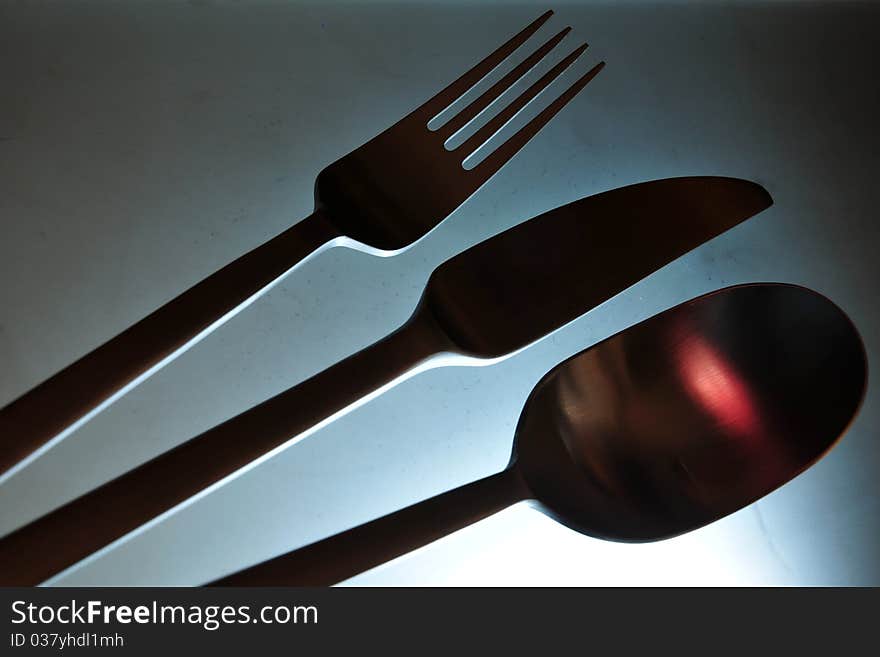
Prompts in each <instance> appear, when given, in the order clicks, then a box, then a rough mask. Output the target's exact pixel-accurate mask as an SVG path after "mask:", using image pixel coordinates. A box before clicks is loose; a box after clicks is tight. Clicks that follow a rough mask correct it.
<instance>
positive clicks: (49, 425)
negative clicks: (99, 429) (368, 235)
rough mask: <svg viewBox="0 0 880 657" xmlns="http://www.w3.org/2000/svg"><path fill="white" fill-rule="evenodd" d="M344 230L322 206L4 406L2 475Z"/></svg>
mask: <svg viewBox="0 0 880 657" xmlns="http://www.w3.org/2000/svg"><path fill="white" fill-rule="evenodd" d="M338 236H339V232H338V230H336V229H335V228H334V226H333V224H332V223H331V222H330V221H329V219H328V218H327V216H326V215H325V214H323V213H322V212H320V211H316V212H315V213H314V214H312V215H310V216H309V217H307V218H306V219H303V220H302V221H300V222H298V223H296V224H295V225H294V226H293V227H291V228H288V229H287V230H286V231H284V232H283V233H281V234H280V235H278V236H277V237H275V238H273V239H271V240H269V241H268V242H266V243H265V244H263V245H262V246H259V247H257V248H256V249H254V250H253V251H250V252H249V253H247V254H245V255H243V256H241V257H240V258H238V259H237V260H235V261H233V262H232V263H230V264H228V265H226V266H225V267H223V268H222V269H220V270H219V271H217V272H215V273H214V274H212V275H210V276H209V277H208V278H206V279H204V280H203V281H201V282H200V283H197V284H196V285H195V286H194V287H192V288H190V289H189V290H187V291H186V292H183V293H182V294H180V295H179V296H178V297H176V298H174V299H172V300H171V301H169V302H168V303H166V304H165V305H164V306H162V307H161V308H159V309H158V310H156V311H155V312H153V313H152V314H150V315H148V316H147V317H145V318H144V319H142V320H141V321H139V322H138V323H136V324H134V325H133V326H131V327H130V328H128V329H126V330H125V331H123V332H122V333H120V334H119V335H117V336H116V337H114V338H111V339H110V340H109V341H107V342H105V343H104V344H103V345H101V346H100V347H98V348H97V349H95V350H93V351H91V352H89V353H88V354H86V355H85V356H83V357H82V358H80V359H79V360H77V361H76V362H74V363H73V364H72V365H69V366H68V367H66V368H64V369H63V370H61V371H60V372H58V373H57V374H56V375H55V376H53V377H51V378H49V379H47V380H46V381H44V382H43V383H41V384H40V385H38V386H37V387H36V388H33V389H32V390H31V391H30V392H27V393H25V394H24V395H22V396H21V397H19V398H18V399H16V400H15V401H13V402H12V403H11V404H9V405H8V406H6V407H5V408H3V409H2V410H0V436H2V440H0V475H2V474H3V473H4V472H6V471H7V470H9V469H10V468H12V467H13V466H15V465H16V464H17V463H19V462H21V461H22V460H23V459H26V458H27V457H28V456H30V455H31V454H33V453H34V452H36V451H37V450H39V449H40V448H41V447H42V446H43V445H45V444H46V443H48V442H49V441H51V440H53V439H55V438H61V437H63V436H64V435H67V434H69V433H70V432H71V431H72V430H73V429H75V428H76V427H77V426H79V425H80V424H82V423H83V422H85V421H86V420H88V419H89V417H91V416H92V415H94V414H95V413H96V412H97V411H98V410H100V408H101V407H102V406H104V405H106V404H107V403H110V402H112V401H113V400H114V399H116V398H117V397H119V396H121V395H122V394H123V393H124V392H125V391H126V390H127V389H129V388H130V387H132V386H133V385H136V384H137V383H138V382H139V381H140V380H142V379H144V378H146V377H147V376H149V375H150V374H151V373H152V372H153V371H155V370H157V369H158V368H159V367H161V366H162V365H163V364H164V362H166V361H167V360H170V359H171V358H173V357H175V356H176V355H178V354H179V353H181V352H182V351H183V350H185V349H186V348H187V347H188V346H190V345H192V344H194V343H195V342H196V341H197V340H198V339H199V338H200V337H201V336H202V335H204V334H206V333H207V332H209V331H210V330H211V329H212V328H213V327H214V326H215V325H217V324H218V323H219V321H222V320H223V319H226V318H227V317H229V316H230V315H231V314H232V313H233V311H235V310H236V309H237V308H239V307H240V306H242V304H244V303H246V302H247V301H248V300H250V299H252V298H254V297H255V296H256V295H258V294H259V293H260V292H261V291H262V290H264V289H265V288H266V287H267V286H269V285H270V284H271V283H272V282H274V281H276V280H277V279H278V278H279V277H281V276H282V275H283V274H284V273H285V272H287V271H288V270H290V269H291V268H292V267H293V266H294V265H296V264H298V263H300V262H302V261H303V260H304V259H306V258H307V257H308V256H309V255H311V254H312V253H314V252H315V251H316V250H317V249H318V248H319V247H321V246H322V245H324V244H327V243H328V242H330V241H331V240H333V239H334V238H336V237H338Z"/></svg>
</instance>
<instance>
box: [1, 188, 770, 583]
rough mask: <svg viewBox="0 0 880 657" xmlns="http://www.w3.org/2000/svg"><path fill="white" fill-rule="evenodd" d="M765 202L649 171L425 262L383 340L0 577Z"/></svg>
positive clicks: (563, 308) (480, 346)
mask: <svg viewBox="0 0 880 657" xmlns="http://www.w3.org/2000/svg"><path fill="white" fill-rule="evenodd" d="M771 203H772V199H771V198H770V195H769V194H768V193H767V191H766V190H765V189H764V188H763V187H761V186H760V185H757V184H755V183H753V182H749V181H747V180H741V179H737V178H721V177H712V176H698V177H684V178H668V179H665V180H652V181H649V182H644V183H637V184H634V185H628V186H626V187H620V188H617V189H612V190H609V191H607V192H602V193H601V194H596V195H594V196H588V197H587V198H582V199H579V200H577V201H574V202H572V203H568V204H566V205H563V206H561V207H558V208H555V209H553V210H550V211H549V212H545V213H544V214H542V215H540V216H538V217H534V218H532V219H529V220H528V221H525V222H523V223H521V224H519V225H518V226H514V227H513V228H511V229H509V230H506V231H504V232H503V233H500V234H498V235H495V236H494V237H491V238H489V239H487V240H485V241H483V242H480V243H479V244H477V245H475V246H472V247H471V248H469V249H467V250H466V251H464V252H462V253H459V254H458V255H457V256H455V257H453V258H451V259H449V260H447V261H446V262H444V263H443V264H442V265H440V266H439V267H437V269H435V270H434V272H433V273H432V274H431V277H430V279H429V280H428V284H427V286H426V287H425V291H424V293H423V295H422V298H421V301H420V302H419V304H418V306H417V307H416V309H415V311H414V312H413V314H412V316H411V317H410V319H409V320H408V321H407V322H406V323H405V324H404V325H403V326H401V327H400V328H398V329H397V330H396V331H394V332H393V333H391V334H390V335H389V336H387V337H385V338H383V339H382V340H380V341H379V342H377V343H375V344H373V345H372V346H370V347H367V348H366V349H363V350H361V351H360V352H358V353H356V354H353V355H352V356H349V357H348V358H346V359H345V360H343V361H341V362H339V363H336V364H335V365H333V366H332V367H330V368H328V369H326V370H324V371H323V372H320V373H318V374H316V375H315V376H313V377H311V378H310V379H307V380H306V381H303V382H302V383H300V384H298V385H296V386H293V387H292V388H289V389H287V390H286V391H284V392H281V393H279V394H277V395H276V396H275V397H272V398H271V399H268V400H266V401H264V402H263V403H261V404H259V405H257V406H255V407H253V408H252V409H250V410H248V411H245V412H243V413H240V414H239V415H236V416H235V417H232V418H230V419H229V420H227V421H225V422H223V423H222V424H219V425H217V426H216V427H214V428H213V429H209V430H208V431H205V432H204V433H202V434H200V435H199V436H196V437H194V438H191V439H190V440H188V441H187V442H185V443H183V444H181V445H178V446H177V447H175V448H174V449H173V450H171V451H169V452H166V453H164V454H161V455H159V456H157V457H155V458H154V459H152V460H151V461H148V462H146V463H144V464H143V465H141V466H139V467H137V468H135V469H133V470H130V471H129V472H127V473H125V474H123V475H121V476H119V477H117V478H116V479H114V480H112V481H109V482H108V483H106V484H104V485H103V486H101V487H99V488H96V489H94V490H92V491H90V492H88V493H86V494H84V495H82V496H80V497H78V498H76V499H75V500H72V501H70V502H68V503H67V504H65V505H64V506H61V507H59V508H57V509H55V510H54V511H51V512H50V513H48V514H46V515H44V516H42V517H41V518H38V519H36V520H34V521H33V522H31V523H29V524H28V525H25V526H24V527H21V528H19V529H17V530H16V531H14V532H13V533H11V534H9V535H7V536H5V537H3V538H2V539H0V584H3V585H6V586H10V585H18V586H24V585H33V584H38V583H40V582H42V581H44V580H45V579H46V578H48V577H50V576H52V575H55V574H57V573H59V572H60V571H62V570H63V569H64V568H67V567H69V566H72V565H73V564H74V563H76V562H77V561H79V560H80V559H83V558H85V557H87V556H89V555H90V554H92V553H94V552H95V551H96V550H99V549H101V548H104V547H106V546H108V545H110V544H111V543H112V542H113V541H116V540H118V539H120V538H122V537H123V536H124V535H125V534H127V533H128V532H130V531H132V530H134V529H136V528H138V527H141V526H143V524H144V523H146V522H148V521H150V520H151V519H153V518H155V517H157V516H159V515H160V514H162V513H166V512H168V511H170V510H171V509H173V508H174V507H175V506H176V505H179V504H181V503H184V502H186V501H187V500H189V499H192V497H193V496H194V495H197V494H199V493H201V492H202V491H205V490H206V489H208V488H209V487H211V486H217V485H220V484H221V482H222V481H223V480H224V479H225V478H226V477H231V476H235V475H236V474H237V473H240V472H241V471H242V469H243V468H245V467H251V466H252V465H253V464H254V463H255V462H259V461H260V460H262V459H265V458H268V457H269V456H270V455H271V454H272V453H274V451H276V450H279V449H282V448H284V447H286V446H289V445H290V444H291V443H292V441H293V440H301V439H302V438H303V437H304V436H305V435H307V433H308V432H311V431H314V430H315V429H316V428H318V427H321V426H324V425H325V424H327V423H329V422H331V421H333V420H334V419H336V418H338V417H340V416H341V415H342V414H343V413H347V412H349V411H350V410H351V409H352V408H355V407H356V406H358V405H360V404H362V403H364V402H365V401H366V400H368V399H370V398H372V397H373V396H375V395H378V394H380V393H381V392H382V391H383V390H385V389H387V388H389V387H390V386H392V385H394V384H395V383H397V382H399V381H400V380H402V379H403V378H406V377H408V376H412V375H413V374H415V373H416V372H418V371H420V370H421V369H426V368H429V367H437V366H440V365H441V364H444V363H447V364H448V363H449V362H450V355H452V356H453V357H455V358H459V359H466V358H471V359H482V360H483V361H489V360H491V359H495V358H502V357H504V356H507V355H509V354H511V353H513V352H515V351H517V350H519V349H523V348H525V347H527V346H528V345H529V344H531V343H533V342H534V341H536V340H539V339H540V338H542V337H544V336H545V335H547V334H549V333H550V332H552V331H554V330H556V329H558V328H559V327H561V326H563V325H564V324H566V323H568V322H570V321H572V320H573V319H575V318H577V317H579V316H580V315H582V314H584V313H585V312H587V311H589V310H591V309H593V308H595V307H596V306H598V305H599V304H600V303H602V302H604V301H606V300H608V299H610V298H611V297H613V296H614V295H615V294H617V293H618V292H620V291H622V290H624V289H626V288H627V287H629V286H630V285H632V284H634V283H636V282H638V281H639V280H641V279H642V278H644V277H645V276H648V275H649V274H651V273H652V272H654V271H656V270H657V269H659V268H660V267H662V266H663V265H665V264H667V263H669V262H671V261H672V260H674V259H675V258H677V257H679V256H681V255H682V254H684V253H687V252H688V251H690V250H691V249H693V248H695V247H697V246H699V245H700V244H702V243H704V242H705V241H707V240H709V239H711V238H713V237H715V236H716V235H718V234H720V233H722V232H724V231H725V230H727V229H729V228H731V227H733V226H735V225H737V224H738V223H740V222H742V221H744V220H745V219H747V218H749V217H751V216H752V215H754V214H756V213H758V212H761V211H762V210H764V209H766V208H767V207H769V206H770V205H771ZM452 362H455V361H454V360H453V361H452ZM459 362H466V361H459ZM52 536H64V537H65V540H64V542H63V543H62V544H54V543H51V542H49V541H47V537H52Z"/></svg>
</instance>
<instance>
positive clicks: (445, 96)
mask: <svg viewBox="0 0 880 657" xmlns="http://www.w3.org/2000/svg"><path fill="white" fill-rule="evenodd" d="M552 15H553V11H552V10H550V11H547V12H545V13H543V14H542V15H541V16H539V17H538V18H536V19H535V20H534V21H532V23H531V24H529V25H528V26H527V27H526V28H525V29H523V30H522V31H521V32H520V33H519V34H517V35H516V36H514V37H513V38H512V39H510V41H508V42H507V43H505V44H504V45H503V46H501V47H500V48H498V49H497V50H496V51H495V52H493V53H492V54H491V55H489V56H488V57H486V59H484V60H483V61H481V62H480V63H479V64H477V65H476V66H474V67H473V68H472V69H471V70H469V71H468V72H467V73H465V74H464V75H462V76H461V77H460V78H458V79H457V80H456V81H455V82H453V83H452V84H450V85H449V86H448V87H446V88H445V89H444V90H443V91H441V92H440V93H438V94H437V95H436V96H434V97H433V98H431V99H430V100H428V101H427V102H425V103H424V104H423V105H422V106H421V107H419V108H418V109H417V110H415V111H414V112H413V114H424V115H425V122H426V123H427V122H428V121H429V120H430V119H432V118H434V117H435V116H436V115H437V114H439V113H440V112H442V111H443V110H444V109H446V108H447V107H449V105H451V104H452V103H453V102H454V101H456V100H457V99H458V98H459V97H460V96H461V95H462V94H464V93H465V92H466V91H467V90H468V89H470V88H471V87H473V86H474V85H475V84H476V83H477V82H479V81H480V80H482V79H483V78H484V77H485V75H486V74H487V73H488V72H489V71H491V70H492V69H493V68H495V67H496V66H498V64H500V63H501V62H502V61H503V60H504V59H506V58H507V56H508V55H510V53H512V52H513V51H514V50H516V49H517V48H519V47H520V46H521V45H522V44H523V43H524V42H525V41H526V40H527V39H528V38H529V37H530V36H532V35H533V34H534V33H535V32H537V31H538V28H539V27H541V26H542V25H543V24H544V23H545V22H547V19H548V18H550V17H551V16H552Z"/></svg>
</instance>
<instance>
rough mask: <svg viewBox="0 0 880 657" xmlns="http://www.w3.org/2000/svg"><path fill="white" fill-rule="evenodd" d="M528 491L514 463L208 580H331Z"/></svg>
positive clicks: (416, 545) (423, 541) (290, 583)
mask: <svg viewBox="0 0 880 657" xmlns="http://www.w3.org/2000/svg"><path fill="white" fill-rule="evenodd" d="M527 497H528V491H527V488H526V485H525V483H524V482H523V480H522V478H521V477H520V474H519V471H518V470H517V469H516V468H515V467H512V468H508V469H507V470H504V471H502V472H499V473H497V474H494V475H492V476H490V477H486V478H485V479H480V480H478V481H475V482H473V483H470V484H466V485H464V486H461V487H460V488H455V489H453V490H451V491H448V492H446V493H442V494H440V495H437V496H436V497H432V498H430V499H428V500H425V501H423V502H418V503H417V504H413V505H412V506H408V507H406V508H405V509H401V510H400V511H396V512H394V513H391V514H389V515H387V516H384V517H382V518H379V519H378V520H374V521H372V522H368V523H366V524H363V525H360V526H358V527H354V528H353V529H349V530H348V531H344V532H342V533H340V534H336V535H335V536H331V537H330V538H325V539H324V540H322V541H318V542H317V543H312V544H311V545H307V546H305V547H301V548H299V549H298V550H293V551H291V552H288V553H286V554H283V555H281V556H279V557H275V558H274V559H269V560H268V561H264V562H262V563H259V564H257V565H255V566H251V567H250V568H247V569H245V570H241V571H239V572H237V573H233V574H232V575H229V576H227V577H224V578H222V579H219V580H216V581H214V582H211V583H210V584H208V586H330V585H332V584H336V583H338V582H341V581H343V580H345V579H348V578H349V577H354V576H355V575H357V574H359V573H362V572H364V571H366V570H369V569H370V568H373V567H375V566H378V565H380V564H382V563H385V562H386V561H390V560H391V559H394V558H396V557H399V556H401V555H403V554H406V553H407V552H411V551H412V550H415V549H417V548H419V547H422V546H423V545H427V544H428V543H431V542H432V541H436V540H437V539H439V538H442V537H444V536H446V535H448V534H451V533H452V532H454V531H457V530H459V529H462V528H463V527H467V526H468V525H470V524H473V523H475V522H477V521H478V520H482V519H483V518H486V517H488V516H490V515H492V514H494V513H497V512H498V511H501V510H502V509H504V508H506V507H508V506H510V505H511V504H515V503H516V502H519V501H520V500H523V499H526V498H527Z"/></svg>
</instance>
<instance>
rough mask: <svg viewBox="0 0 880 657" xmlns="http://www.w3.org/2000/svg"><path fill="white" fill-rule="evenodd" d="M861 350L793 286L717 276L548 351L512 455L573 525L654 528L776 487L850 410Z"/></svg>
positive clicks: (824, 303) (827, 442)
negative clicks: (555, 354) (699, 291)
mask: <svg viewBox="0 0 880 657" xmlns="http://www.w3.org/2000/svg"><path fill="white" fill-rule="evenodd" d="M866 377H867V363H866V360H865V353H864V348H863V346H862V343H861V339H860V338H859V335H858V333H857V332H856V330H855V328H854V327H853V325H852V323H851V322H850V321H849V319H848V318H847V317H846V315H845V314H844V313H843V312H841V310H840V309H839V308H837V307H836V306H835V305H834V304H833V303H831V302H830V301H828V300H827V299H826V298H824V297H822V296H821V295H819V294H816V293H815V292H811V291H809V290H807V289H805V288H801V287H796V286H786V285H747V286H742V287H734V288H729V289H727V290H723V291H719V292H716V293H712V294H709V295H707V296H705V297H702V298H700V299H696V300H694V301H691V302H688V303H686V304H683V305H681V306H678V307H677V308H675V309H673V310H670V311H668V312H665V313H662V314H661V315H657V316H655V317H653V318H651V319H649V320H647V321H645V322H642V323H641V324H638V325H636V326H634V327H632V328H631V329H627V330H626V331H624V332H622V333H620V334H618V335H616V336H614V337H613V338H610V339H608V340H606V341H605V342H603V343H601V344H599V345H597V346H596V347H593V348H592V349H589V350H587V351H586V352H585V353H583V354H581V355H578V356H575V357H573V358H572V359H570V360H568V361H566V362H565V363H562V364H561V365H559V366H558V367H556V368H555V369H554V370H553V371H552V372H550V373H549V374H548V375H547V376H546V377H545V378H544V379H543V380H542V381H541V382H540V383H539V384H538V386H537V387H536V388H535V391H534V392H533V393H532V395H531V397H530V398H529V401H528V402H527V406H526V410H525V411H524V412H523V415H522V418H521V419H520V424H519V427H518V429H517V439H516V453H517V454H518V457H519V461H520V467H521V468H522V470H523V472H524V475H525V478H526V480H527V482H528V484H529V486H530V487H531V489H532V491H533V492H534V495H535V496H536V497H537V499H538V500H540V502H541V503H542V504H543V505H544V507H545V508H546V509H547V510H548V511H549V512H550V513H551V514H553V515H554V516H555V517H556V518H558V519H559V520H561V521H562V522H564V523H565V524H567V525H569V526H570V527H572V528H574V529H577V530H578V531H581V532H583V533H586V534H590V535H593V536H598V537H601V538H607V539H613V540H623V541H645V540H655V539H659V538H668V537H670V536H674V535H676V534H680V533H682V532H685V531H689V530H692V529H695V528H697V527H700V526H702V525H704V524H707V523H709V522H712V521H714V520H717V519H719V518H721V517H723V516H725V515H727V514H729V513H732V512H733V511H736V510H737V509H739V508H741V507H743V506H746V505H747V504H750V503H751V502H754V501H755V500H757V499H759V498H761V497H763V496H764V495H766V494H767V493H769V492H770V491H772V490H774V489H775V488H778V487H779V486H781V485H782V484H784V483H785V482H787V481H788V480H789V479H791V478H792V477H794V476H795V475H797V474H799V473H800V472H802V471H803V470H804V469H806V468H807V467H809V466H810V465H811V464H812V463H813V462H814V461H816V460H817V459H818V458H819V457H820V456H822V455H823V454H824V453H825V452H826V451H827V450H828V449H829V448H830V447H831V446H832V445H833V444H834V442H835V441H836V440H837V439H838V438H839V437H840V436H841V435H842V434H843V432H844V430H845V429H846V427H847V426H848V424H849V423H850V421H851V420H852V418H853V417H854V416H855V413H856V410H857V409H858V407H859V405H860V403H861V401H862V397H863V395H864V391H865V385H866V383H867V378H866Z"/></svg>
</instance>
